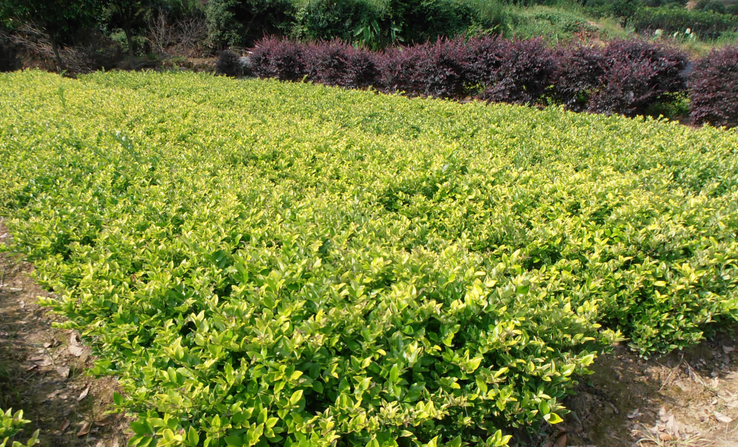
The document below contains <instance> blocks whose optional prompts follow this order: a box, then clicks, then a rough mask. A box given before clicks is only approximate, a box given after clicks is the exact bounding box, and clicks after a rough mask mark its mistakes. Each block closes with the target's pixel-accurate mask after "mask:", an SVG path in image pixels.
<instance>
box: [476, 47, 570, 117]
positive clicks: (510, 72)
mask: <svg viewBox="0 0 738 447" xmlns="http://www.w3.org/2000/svg"><path fill="white" fill-rule="evenodd" d="M502 51H503V53H502V54H503V56H502V64H501V65H500V67H499V68H498V69H497V71H496V72H493V74H492V81H493V82H492V83H490V84H488V87H487V89H486V90H485V91H484V92H483V93H482V98H483V99H486V100H489V101H496V102H509V103H516V104H532V103H534V102H536V100H537V99H538V98H540V97H541V96H543V94H544V93H545V91H546V89H547V88H548V87H549V86H550V85H551V84H552V83H553V81H554V78H553V77H554V74H555V73H556V61H555V58H554V52H553V51H552V50H551V49H550V48H548V47H546V45H545V44H544V42H543V39H531V40H516V41H513V42H511V43H510V44H509V45H505V46H503V47H502Z"/></svg>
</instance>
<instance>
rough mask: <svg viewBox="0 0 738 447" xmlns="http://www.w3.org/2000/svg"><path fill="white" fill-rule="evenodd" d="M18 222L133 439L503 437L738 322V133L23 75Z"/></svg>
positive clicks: (501, 109)
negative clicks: (617, 367) (646, 359)
mask: <svg viewBox="0 0 738 447" xmlns="http://www.w3.org/2000/svg"><path fill="white" fill-rule="evenodd" d="M0 95H2V97H4V98H7V99H8V100H7V101H3V102H2V103H0V160H2V161H1V162H0V163H2V169H1V170H0V213H2V215H4V216H6V217H7V219H6V222H7V224H8V226H9V228H10V230H11V231H12V233H13V234H14V238H13V241H14V244H15V245H14V246H13V247H12V248H13V249H14V250H19V251H23V252H25V253H27V255H28V257H29V259H30V260H31V261H33V263H34V265H35V267H36V270H35V272H36V277H37V279H38V280H39V281H40V282H41V283H42V284H44V285H45V286H46V287H48V288H49V289H51V290H53V291H54V292H55V293H56V294H57V296H58V298H57V299H47V300H45V301H44V303H45V304H47V305H50V306H53V307H54V308H55V309H56V310H57V311H59V312H62V313H63V314H64V315H66V316H67V317H69V318H70V319H71V320H70V322H69V323H68V325H67V326H68V327H74V328H76V329H78V330H80V331H81V333H82V334H83V336H84V337H86V338H87V339H89V340H90V342H91V343H92V346H93V347H94V349H95V352H96V354H97V355H99V356H100V360H99V361H98V362H97V364H96V368H95V372H97V373H100V374H103V373H104V374H115V375H118V376H119V378H120V383H121V386H122V387H123V390H124V391H125V393H124V395H122V396H121V395H116V397H115V400H116V402H117V403H118V404H119V405H121V406H123V407H125V408H127V409H129V410H131V411H133V412H135V413H136V414H137V415H138V419H137V421H136V422H134V423H133V425H132V429H133V431H134V432H135V436H134V438H133V439H132V442H131V445H133V446H150V445H159V446H169V445H185V446H196V445H207V446H232V445H236V446H240V445H248V446H252V445H257V446H268V445H287V446H290V445H293V446H294V445H299V446H329V445H339V446H349V445H351V446H353V445H368V446H372V447H377V446H395V445H402V446H407V445H424V446H436V445H451V446H462V445H475V446H476V445H488V446H501V445H505V444H507V443H508V441H509V438H508V437H507V436H506V435H505V433H511V430H512V429H513V428H515V427H520V428H531V427H533V428H535V427H537V426H539V425H540V424H544V423H556V422H558V421H559V420H560V416H561V415H562V414H563V413H564V412H565V411H566V410H565V409H564V408H563V407H562V405H561V399H562V398H563V397H564V396H565V395H566V394H567V393H569V392H571V390H572V388H573V385H574V384H575V379H574V378H575V377H577V376H579V375H582V374H586V372H587V371H586V368H587V366H588V365H589V364H591V362H592V361H593V360H594V358H595V356H596V355H597V353H598V352H601V351H602V350H603V349H606V348H607V346H610V345H612V343H614V341H615V340H617V339H619V338H620V337H621V336H626V337H628V339H629V340H628V343H629V344H630V345H631V346H632V347H633V348H634V349H636V350H638V351H639V352H641V353H643V354H644V355H647V354H651V353H655V352H662V351H668V350H670V349H675V348H679V347H683V346H688V345H691V344H692V343H694V342H695V341H697V340H699V339H700V338H702V336H703V333H704V331H706V330H707V331H709V330H711V328H716V327H719V326H718V325H715V324H714V323H715V322H725V321H732V320H734V319H735V317H736V316H738V297H737V296H736V294H737V292H736V290H737V289H736V282H738V279H736V278H738V266H737V261H738V242H737V241H736V234H735V228H737V227H738V207H737V206H736V203H738V197H737V195H738V157H736V154H735V148H736V147H738V135H737V134H736V133H735V132H722V131H718V130H716V129H711V128H706V129H703V130H692V129H689V128H686V127H684V126H679V125H675V124H669V123H663V122H656V121H652V120H648V121H632V120H627V119H623V118H618V117H605V116H596V115H584V114H580V115H577V114H571V113H565V112H562V111H561V110H558V109H555V108H551V109H548V110H546V111H543V112H541V111H537V110H533V109H530V108H525V107H516V106H508V105H495V106H485V105H483V104H474V103H472V104H466V105H460V104H456V103H453V102H446V101H436V100H421V99H413V100H411V99H407V98H403V97H397V96H381V95H376V94H374V93H372V92H362V91H346V90H342V89H331V88H327V87H322V86H314V85H308V84H297V83H280V82H276V81H256V80H251V81H242V82H234V81H232V80H228V79H225V78H213V77H211V76H206V75H196V74H191V73H183V74H178V75H175V74H163V73H122V72H119V73H104V74H103V73H98V74H94V75H89V76H82V77H80V79H79V80H76V81H75V80H68V79H60V78H59V77H56V76H53V75H47V74H41V73H38V72H24V73H16V74H11V75H0Z"/></svg>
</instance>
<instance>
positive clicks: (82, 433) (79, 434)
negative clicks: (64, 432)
mask: <svg viewBox="0 0 738 447" xmlns="http://www.w3.org/2000/svg"><path fill="white" fill-rule="evenodd" d="M91 426H92V424H90V423H89V422H85V423H84V424H82V427H81V428H80V429H79V431H78V432H77V437H78V438H81V437H82V436H85V435H86V434H87V433H89V432H90V427H91Z"/></svg>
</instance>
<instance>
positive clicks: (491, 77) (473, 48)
mask: <svg viewBox="0 0 738 447" xmlns="http://www.w3.org/2000/svg"><path fill="white" fill-rule="evenodd" d="M511 45H512V43H511V42H510V41H509V40H506V39H504V38H502V36H499V37H496V38H495V37H482V38H480V39H472V40H470V41H469V42H467V48H468V51H467V60H466V78H467V81H468V82H469V83H470V84H472V85H476V86H478V87H481V86H488V85H492V84H493V83H494V82H495V79H496V77H497V72H498V71H499V70H500V67H502V64H503V63H504V61H505V58H506V57H507V55H508V53H509V47H510V46H511Z"/></svg>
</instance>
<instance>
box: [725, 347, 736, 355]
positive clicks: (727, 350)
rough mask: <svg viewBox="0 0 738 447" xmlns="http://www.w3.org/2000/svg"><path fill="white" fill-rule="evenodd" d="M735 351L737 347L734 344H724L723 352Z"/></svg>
mask: <svg viewBox="0 0 738 447" xmlns="http://www.w3.org/2000/svg"><path fill="white" fill-rule="evenodd" d="M733 351H735V348H734V347H732V346H723V352H724V353H726V354H730V353H731V352H733Z"/></svg>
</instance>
